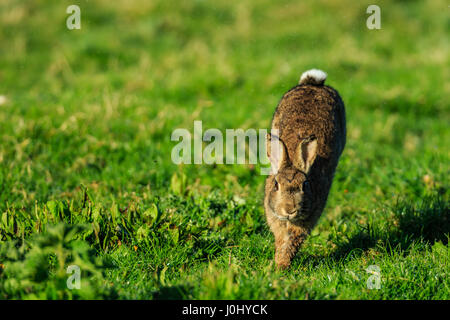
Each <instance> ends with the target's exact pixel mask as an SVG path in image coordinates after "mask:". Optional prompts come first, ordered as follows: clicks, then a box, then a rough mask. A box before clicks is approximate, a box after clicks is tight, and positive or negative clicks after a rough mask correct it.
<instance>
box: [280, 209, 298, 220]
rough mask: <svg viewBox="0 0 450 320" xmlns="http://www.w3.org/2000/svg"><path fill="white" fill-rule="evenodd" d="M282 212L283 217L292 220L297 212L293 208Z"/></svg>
mask: <svg viewBox="0 0 450 320" xmlns="http://www.w3.org/2000/svg"><path fill="white" fill-rule="evenodd" d="M283 211H284V214H285V216H286V217H288V218H293V217H295V216H296V215H297V210H296V209H293V208H285V209H284V210H283Z"/></svg>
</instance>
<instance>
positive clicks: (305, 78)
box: [298, 69, 327, 86]
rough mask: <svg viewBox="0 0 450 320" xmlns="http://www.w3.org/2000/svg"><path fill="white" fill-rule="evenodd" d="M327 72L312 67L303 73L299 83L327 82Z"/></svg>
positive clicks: (320, 83) (318, 83)
mask: <svg viewBox="0 0 450 320" xmlns="http://www.w3.org/2000/svg"><path fill="white" fill-rule="evenodd" d="M326 79H327V74H326V73H325V72H324V71H322V70H319V69H311V70H308V71H305V72H303V73H302V76H301V77H300V81H299V82H298V84H312V85H316V86H321V85H323V84H324V83H325V80H326Z"/></svg>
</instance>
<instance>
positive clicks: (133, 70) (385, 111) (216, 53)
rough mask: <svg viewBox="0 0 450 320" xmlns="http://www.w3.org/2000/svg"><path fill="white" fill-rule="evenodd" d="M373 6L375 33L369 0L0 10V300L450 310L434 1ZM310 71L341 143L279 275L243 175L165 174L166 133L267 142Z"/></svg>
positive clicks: (234, 169)
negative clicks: (221, 134) (236, 135)
mask: <svg viewBox="0 0 450 320" xmlns="http://www.w3.org/2000/svg"><path fill="white" fill-rule="evenodd" d="M377 3H378V4H379V6H380V7H381V19H382V25H381V26H382V29H381V30H368V29H367V28H366V19H367V17H368V14H366V8H367V6H368V5H369V4H372V2H370V1H361V2H358V3H355V2H354V1H340V2H339V3H337V2H335V1H325V0H322V1H304V2H301V3H300V2H298V1H287V0H282V1H278V2H275V1H268V0H264V1H256V0H246V1H222V0H219V1H214V4H212V3H210V2H207V1H185V2H180V3H177V4H174V3H172V2H170V1H153V2H148V1H137V0H136V1H125V0H120V1H114V2H111V1H106V0H96V1H89V2H87V1H44V0H41V1H33V2H29V1H19V0H5V1H2V3H1V4H0V42H1V43H2V45H1V46H0V95H2V96H4V98H3V99H0V101H1V103H0V299H33V298H38V299H72V298H73V299H86V298H89V299H92V298H94V299H449V292H450V281H449V270H450V267H449V256H450V255H449V247H448V239H449V232H450V222H449V192H448V188H449V178H448V177H449V167H448V164H449V163H450V161H449V160H450V159H449V152H448V146H449V145H450V131H449V129H448V128H449V126H448V124H449V120H450V117H449V116H450V112H449V111H450V110H449V105H448V101H447V100H448V99H447V97H448V96H449V91H450V87H449V85H448V68H446V66H448V65H449V62H450V61H449V55H448V49H449V47H448V41H447V36H448V32H449V26H450V24H449V19H448V11H447V10H448V8H447V3H445V2H444V1H440V0H436V1H427V2H426V3H425V2H420V1H408V2H405V1H389V2H388V1H379V2H377ZM71 4H78V5H79V6H80V7H81V23H82V29H81V30H73V31H69V30H67V28H66V24H65V20H66V18H67V17H68V15H67V14H66V13H65V12H66V8H67V6H68V5H71ZM312 67H316V68H320V69H323V70H325V71H327V73H328V75H329V76H328V79H327V83H328V84H330V85H332V86H334V87H335V88H336V89H337V90H338V91H339V92H340V94H341V96H342V97H343V100H344V102H345V104H346V111H347V119H348V124H347V125H348V138H347V140H348V142H347V146H346V149H345V151H344V154H343V156H342V158H341V161H340V163H339V167H338V170H337V173H336V177H335V180H334V183H333V187H332V190H331V193H330V197H329V201H328V203H327V207H326V209H325V211H324V213H323V216H322V218H321V219H320V221H319V224H318V225H317V227H316V228H315V230H314V232H313V234H312V235H311V237H310V238H309V239H308V240H307V241H306V243H305V245H304V247H303V248H302V250H301V252H300V253H299V254H298V256H297V257H296V258H295V260H294V261H293V265H292V268H291V269H290V270H288V271H277V270H275V268H274V266H273V263H272V260H273V254H274V252H273V251H274V247H273V236H272V235H271V233H270V232H269V230H268V228H267V226H266V224H265V218H264V213H263V208H262V198H263V183H264V178H265V177H264V176H261V175H260V174H259V170H258V167H252V166H249V165H217V166H210V165H184V166H176V165H174V164H173V163H172V162H171V158H170V154H171V150H172V148H173V147H174V145H175V144H176V143H175V142H172V141H170V135H171V132H172V131H173V130H174V129H175V128H187V129H188V130H189V131H191V132H192V129H193V122H194V120H202V121H203V128H204V130H206V129H207V128H219V129H220V130H225V129H226V128H244V129H247V128H268V127H269V126H270V120H271V116H272V113H273V111H274V108H275V106H276V104H277V102H278V100H279V99H280V97H281V95H282V94H283V93H284V92H285V91H287V90H288V89H290V88H291V87H292V86H293V85H295V83H296V81H297V80H298V77H299V76H300V73H301V72H303V71H304V70H306V69H309V68H312ZM72 264H75V265H78V266H80V268H81V271H82V273H81V281H82V283H81V284H82V285H81V289H80V290H68V289H67V286H66V280H67V277H68V276H69V275H68V274H67V273H66V268H67V266H69V265H72ZM370 265H376V266H378V268H379V270H380V277H381V282H380V284H381V288H380V289H379V290H376V289H372V290H370V289H368V288H367V285H366V284H367V281H368V280H369V277H371V276H373V274H371V273H370V272H368V271H366V270H367V269H368V267H369V266H370ZM375 276H376V275H375Z"/></svg>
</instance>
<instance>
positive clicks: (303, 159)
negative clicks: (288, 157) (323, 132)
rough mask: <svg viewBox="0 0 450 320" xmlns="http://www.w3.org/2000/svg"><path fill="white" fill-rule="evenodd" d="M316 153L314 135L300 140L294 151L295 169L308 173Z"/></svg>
mask: <svg viewBox="0 0 450 320" xmlns="http://www.w3.org/2000/svg"><path fill="white" fill-rule="evenodd" d="M316 155H317V139H316V137H315V136H314V135H312V136H310V137H308V138H306V139H304V140H302V141H301V142H300V144H299V145H298V146H297V150H296V152H295V161H294V165H295V167H296V168H297V169H300V170H302V171H303V172H305V173H308V171H309V169H311V166H312V165H313V163H314V160H315V159H316Z"/></svg>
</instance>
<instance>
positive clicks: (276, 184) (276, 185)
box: [274, 179, 278, 191]
mask: <svg viewBox="0 0 450 320" xmlns="http://www.w3.org/2000/svg"><path fill="white" fill-rule="evenodd" d="M274 181H275V191H278V181H277V180H276V179H275V180H274Z"/></svg>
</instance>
